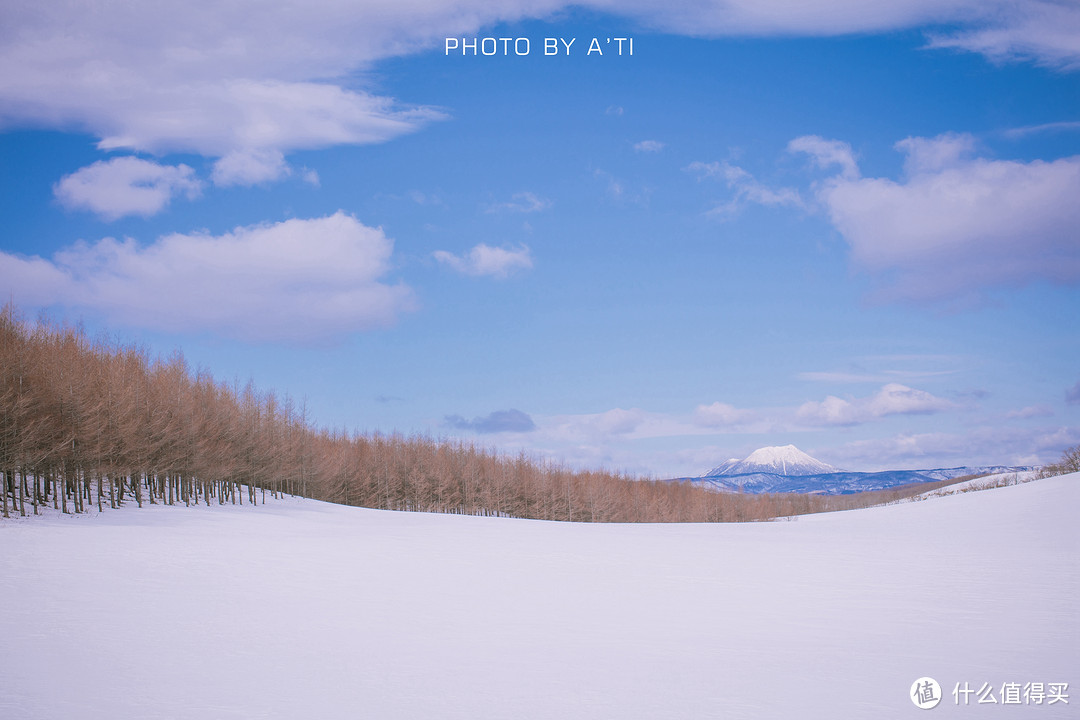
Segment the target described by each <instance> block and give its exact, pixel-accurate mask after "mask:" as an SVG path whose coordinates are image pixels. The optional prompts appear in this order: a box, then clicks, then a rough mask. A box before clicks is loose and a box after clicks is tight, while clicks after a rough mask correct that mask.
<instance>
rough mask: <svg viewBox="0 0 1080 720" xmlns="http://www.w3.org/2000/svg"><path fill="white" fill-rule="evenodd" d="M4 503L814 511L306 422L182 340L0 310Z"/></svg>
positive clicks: (636, 512)
mask: <svg viewBox="0 0 1080 720" xmlns="http://www.w3.org/2000/svg"><path fill="white" fill-rule="evenodd" d="M0 484H2V489H3V491H2V492H0V496H2V502H3V517H9V516H10V515H11V513H18V514H20V515H27V514H34V513H37V512H38V510H39V507H40V506H42V505H44V504H49V505H51V506H52V507H54V508H56V509H58V510H62V511H64V512H87V511H89V510H91V509H96V510H102V509H103V508H104V507H105V506H106V505H108V506H109V507H117V506H119V505H122V504H124V503H130V502H134V503H137V504H138V505H139V506H140V507H141V506H142V505H143V504H144V503H165V504H177V503H182V504H187V505H191V504H195V503H207V504H210V503H215V502H216V503H226V502H228V503H245V502H247V503H251V504H257V503H260V502H263V501H265V499H266V495H267V494H268V493H269V494H271V495H272V496H277V495H279V494H290V495H300V496H305V497H310V498H316V499H320V500H328V501H331V502H337V503H344V504H347V505H359V506H364V507H371V508H383V509H389V510H418V511H429V512H444V513H463V514H470V515H501V516H510V517H523V518H537V519H546V520H568V521H604V522H612V521H614V522H676V521H696V522H716V521H740V520H752V519H763V518H768V517H776V516H778V515H790V514H795V513H799V512H813V511H817V510H821V509H825V508H824V506H823V505H822V502H823V499H820V498H817V499H815V498H813V497H809V496H799V495H776V496H752V495H732V494H722V493H715V492H711V491H708V490H705V489H703V488H700V487H695V486H693V485H691V484H688V483H673V482H658V481H645V480H635V479H632V478H628V477H626V476H623V475H619V474H617V473H610V472H578V471H571V470H568V469H566V468H563V467H559V466H557V465H553V464H550V463H543V462H537V461H534V460H532V459H530V458H528V457H526V456H517V457H507V456H504V455H500V454H497V453H493V452H490V451H486V450H482V449H478V448H476V447H475V446H473V445H470V444H468V443H464V442H461V441H446V440H443V441H436V440H433V439H430V438H425V437H409V438H406V437H403V436H401V435H380V434H374V435H360V434H355V433H346V432H340V431H337V432H331V431H329V430H325V429H317V428H315V427H314V426H313V425H312V423H311V422H310V420H309V419H308V417H307V414H306V412H305V410H304V408H303V407H297V405H296V403H294V402H293V401H291V400H290V399H288V398H286V399H284V400H282V399H279V398H278V397H277V396H276V395H275V394H273V393H265V392H258V391H257V390H256V389H255V388H253V387H252V386H251V385H250V384H249V385H248V386H247V387H245V388H239V387H234V386H229V385H226V384H222V383H219V382H217V381H215V380H214V379H213V378H212V377H211V376H210V375H209V374H208V373H206V372H203V371H197V372H196V371H192V369H191V368H189V367H188V366H187V364H186V362H185V361H184V358H183V357H182V356H181V355H180V354H174V355H173V356H171V357H169V358H167V359H160V358H151V357H150V356H149V355H148V353H147V352H146V351H144V350H141V349H139V348H135V347H126V346H121V345H118V344H116V343H112V342H108V341H104V340H91V339H90V338H88V337H87V336H86V334H85V332H84V331H82V330H81V329H80V328H73V327H66V326H58V325H55V324H52V323H50V322H48V321H44V320H39V321H38V322H36V323H29V322H26V321H25V320H23V319H22V318H21V317H20V316H19V315H18V313H17V311H16V310H15V309H14V308H12V307H10V306H9V307H7V308H5V309H4V311H3V313H2V316H0Z"/></svg>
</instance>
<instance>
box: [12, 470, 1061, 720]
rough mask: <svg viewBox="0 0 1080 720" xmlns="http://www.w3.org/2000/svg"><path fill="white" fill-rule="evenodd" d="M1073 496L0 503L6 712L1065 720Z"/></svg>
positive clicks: (1021, 492)
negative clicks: (579, 516)
mask: <svg viewBox="0 0 1080 720" xmlns="http://www.w3.org/2000/svg"><path fill="white" fill-rule="evenodd" d="M1078 508H1080V475H1072V476H1064V477H1057V478H1049V479H1044V480H1037V481H1034V482H1029V483H1026V484H1022V485H1015V486H1011V487H1004V488H998V489H993V490H986V491H982V492H971V493H964V494H958V495H952V496H948V497H940V498H933V499H930V500H927V501H925V502H914V503H905V504H898V505H891V506H887V507H880V508H873V509H869V510H858V511H850V512H843V513H833V514H828V515H816V516H810V517H803V518H799V519H798V520H795V521H781V522H770V523H749V524H741V525H730V524H729V525H600V524H597V525H586V524H571V523H550V522H539V521H524V520H508V519H500V518H478V517H461V516H449V515H426V514H414V513H393V512H383V511H374V510H364V509H358V508H346V507H340V506H335V505H328V504H323V503H318V502H313V501H307V500H296V499H288V500H284V501H280V502H273V503H271V504H268V505H265V506H260V507H257V508H251V507H248V506H244V507H242V508H240V507H229V506H226V507H217V506H215V507H212V508H206V507H199V508H190V509H189V508H184V507H173V508H169V507H161V506H154V507H146V508H143V509H141V510H140V509H134V508H133V509H124V510H118V511H108V510H107V511H106V512H105V513H103V514H100V515H98V514H92V515H86V516H77V517H62V516H52V517H45V518H35V519H25V520H23V519H18V520H0V544H2V545H0V547H2V548H3V550H2V552H0V578H2V582H0V718H29V719H39V718H48V719H50V720H51V719H56V720H60V719H61V718H63V719H64V720H68V719H69V718H75V719H83V718H85V719H90V720H92V719H96V718H102V719H105V718H108V719H110V720H129V719H130V720H135V719H139V720H143V719H153V718H162V719H164V718H168V719H170V720H173V719H179V720H184V719H189V718H190V719H196V718H197V719H198V720H214V719H217V718H223V719H231V718H245V719H247V718H290V719H291V718H298V719H299V718H304V719H307V718H317V719H320V720H324V719H325V720H334V719H338V718H341V719H344V718H349V719H350V720H351V719H354V718H379V719H381V718H387V719H396V718H424V719H427V718H462V719H464V718H468V719H470V720H472V719H487V718H514V719H517V718H552V719H554V718H581V719H583V720H584V719H585V718H589V719H591V718H619V719H622V718H900V717H905V718H906V717H923V715H921V714H920V713H922V712H923V711H921V710H919V709H917V708H916V707H915V706H914V705H913V704H912V702H911V701H910V700H909V699H908V692H909V689H910V686H911V684H912V683H913V682H914V681H915V679H917V678H919V677H922V676H927V675H928V676H930V677H933V678H935V679H937V680H938V682H940V683H941V685H942V687H943V688H944V691H945V699H944V701H943V702H942V704H941V705H939V706H938V707H937V708H936V709H935V710H933V713H934V714H932V715H930V716H929V717H959V716H963V717H970V718H986V717H1010V718H1012V717H1024V718H1063V717H1076V716H1077V714H1078V713H1077V712H1076V711H1077V706H1078V705H1080V653H1078V650H1077V642H1078V640H1080V632H1078V630H1080V621H1078V618H1077V612H1076V598H1077V597H1078V596H1080V572H1078V570H1080V562H1078V558H1080V553H1078V550H1080V543H1078V539H1080V531H1078V529H1077V522H1076V513H1077V509H1078ZM963 682H967V683H969V684H970V685H971V686H972V687H973V688H975V689H977V688H979V687H980V686H981V685H982V684H983V683H984V682H985V683H990V684H991V685H993V686H994V688H995V694H997V693H998V692H999V690H1000V687H1001V684H1002V683H1005V682H1018V683H1026V682H1044V683H1050V682H1068V683H1069V684H1070V685H1069V691H1068V692H1069V695H1070V698H1069V705H1063V704H1060V703H1059V704H1056V705H1053V706H1047V705H1045V704H1044V705H1042V706H1031V707H1009V706H1002V705H1001V704H998V705H974V704H973V705H971V706H969V707H963V706H960V707H957V706H955V705H954V704H953V698H952V696H951V692H952V688H953V687H954V685H955V684H956V683H963ZM975 699H976V698H972V701H973V702H974V700H975Z"/></svg>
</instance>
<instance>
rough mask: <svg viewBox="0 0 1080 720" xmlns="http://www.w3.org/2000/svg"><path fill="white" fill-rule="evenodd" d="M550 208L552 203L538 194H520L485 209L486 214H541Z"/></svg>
mask: <svg viewBox="0 0 1080 720" xmlns="http://www.w3.org/2000/svg"><path fill="white" fill-rule="evenodd" d="M549 207H551V201H550V200H548V199H547V198H543V197H540V196H539V195H537V194H536V193H531V192H519V193H514V195H513V196H511V199H510V200H509V201H507V202H501V203H492V204H490V205H488V206H487V207H486V208H485V212H488V213H499V212H511V213H534V212H540V211H541V210H547V209H548V208H549Z"/></svg>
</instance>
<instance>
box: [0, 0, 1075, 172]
mask: <svg viewBox="0 0 1080 720" xmlns="http://www.w3.org/2000/svg"><path fill="white" fill-rule="evenodd" d="M9 5H10V3H9ZM570 5H571V4H570V3H568V2H566V1H565V0H501V1H497V2H491V1H490V0H458V2H454V3H445V2H438V1H436V0H408V1H407V2H401V1H400V0H367V1H366V2H364V3H361V4H357V3H344V2H338V1H337V0H304V1H301V0H281V2H276V3H274V5H273V7H272V8H271V9H268V8H267V6H266V4H265V3H264V2H262V1H261V0H236V1H235V2H229V3H220V2H216V1H215V0H187V1H185V2H183V3H181V2H168V1H163V2H143V1H137V0H119V1H118V2H111V3H105V4H102V3H94V2H87V1H83V2H69V3H47V2H46V3H23V4H18V5H16V6H13V7H9V8H5V11H4V18H3V31H2V32H0V67H5V68H18V70H19V71H18V72H7V73H3V74H2V75H0V108H2V110H0V121H2V122H5V123H10V122H18V123H25V122H31V123H35V124H44V125H47V126H50V127H62V128H67V127H79V128H84V129H86V130H87V131H89V132H91V133H93V134H95V135H97V136H98V137H99V138H101V142H102V147H103V148H126V149H132V150H138V151H149V152H167V151H174V150H176V151H188V152H197V153H201V154H203V155H206V156H208V157H223V156H225V155H228V154H229V153H232V152H235V151H243V152H249V151H256V150H257V151H270V150H274V151H278V152H281V153H288V152H290V151H291V150H296V149H300V148H317V147H327V146H332V145H338V144H355V143H369V142H383V141H385V140H388V139H390V138H393V137H396V136H398V135H400V134H402V133H405V132H409V131H412V130H415V129H416V128H418V127H420V126H421V125H423V124H424V123H425V122H427V121H430V120H432V119H434V118H437V117H441V115H440V113H439V112H438V111H437V110H435V109H433V108H425V107H410V106H401V105H399V104H398V103H397V102H395V101H394V100H393V99H392V98H389V97H383V96H377V95H374V94H371V93H370V92H367V91H365V90H363V89H362V82H358V80H360V81H362V79H363V73H364V72H365V71H367V70H368V69H370V67H371V66H372V65H373V64H374V63H375V62H377V61H379V60H382V59H385V58H390V57H398V56H402V55H406V54H409V53H412V52H416V51H419V50H423V49H430V48H435V47H439V45H440V43H441V41H442V39H443V38H444V37H447V36H455V35H456V36H471V35H475V34H476V32H477V31H478V30H480V29H482V28H485V27H491V26H493V25H494V24H496V23H500V22H504V23H512V22H515V21H518V20H522V19H527V18H550V17H552V15H553V14H554V13H556V12H558V11H559V10H562V9H565V8H568V7H570ZM577 5H581V6H585V7H588V8H591V9H593V10H598V11H602V12H609V13H612V14H615V15H619V16H623V17H629V18H632V19H635V20H637V21H638V22H640V23H642V24H643V25H645V26H648V27H651V28H655V29H660V30H665V31H671V32H677V33H681V34H686V35H692V36H706V37H717V36H732V35H752V36H763V35H764V36H768V35H780V36H829V35H843V34H850V33H880V32H892V31H895V30H900V29H907V28H928V29H932V28H935V27H946V26H947V27H948V28H949V30H948V31H947V32H944V33H942V34H939V35H936V36H935V37H934V39H933V41H932V44H933V45H934V46H936V47H951V48H961V49H965V50H970V51H973V52H979V53H983V54H985V55H987V56H988V57H991V58H994V59H1014V58H1034V59H1035V60H1036V61H1038V62H1042V63H1044V64H1047V65H1051V66H1054V67H1062V68H1072V69H1075V68H1076V67H1078V66H1080V61H1078V58H1080V40H1078V38H1080V7H1078V6H1077V5H1076V4H1075V3H1071V2H1060V1H1058V0H1028V1H1027V2H1024V3H1017V2H1015V0H981V1H978V2H977V1H976V0H892V1H891V2H888V3H867V2H865V1H864V0H807V1H805V2H792V1H791V0H729V1H728V2H723V3H704V2H696V1H693V2H687V1H682V2H674V3H672V2H658V1H657V0H619V1H618V2H616V1H615V0H586V1H585V2H582V3H577ZM606 112H608V113H611V114H621V112H622V107H621V106H617V105H612V106H610V107H608V109H607V111H606Z"/></svg>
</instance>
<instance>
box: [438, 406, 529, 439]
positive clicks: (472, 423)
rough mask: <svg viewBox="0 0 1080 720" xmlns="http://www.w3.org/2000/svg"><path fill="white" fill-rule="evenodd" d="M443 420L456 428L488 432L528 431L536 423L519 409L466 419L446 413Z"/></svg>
mask: <svg viewBox="0 0 1080 720" xmlns="http://www.w3.org/2000/svg"><path fill="white" fill-rule="evenodd" d="M445 422H446V424H447V425H448V426H449V427H452V428H454V429H456V430H467V431H469V432H475V433H482V434H489V433H528V432H532V431H534V430H536V423H534V422H533V419H532V418H531V417H529V415H528V414H527V413H524V412H522V411H520V410H514V409H513V408H511V409H510V410H496V411H495V412H493V413H490V414H488V415H485V416H483V417H475V418H473V419H472V420H466V419H465V418H463V417H462V416H460V415H447V416H446V418H445Z"/></svg>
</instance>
